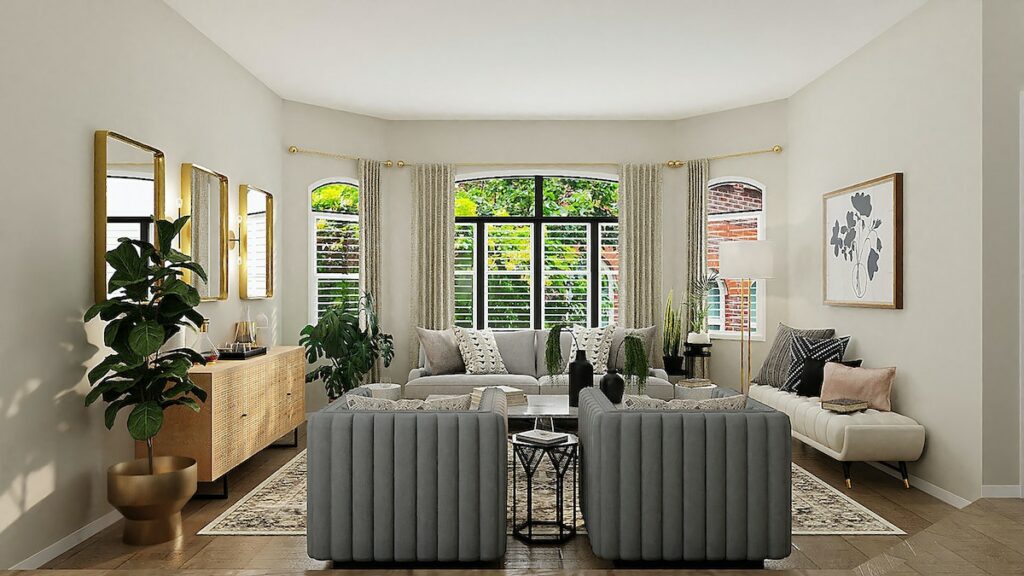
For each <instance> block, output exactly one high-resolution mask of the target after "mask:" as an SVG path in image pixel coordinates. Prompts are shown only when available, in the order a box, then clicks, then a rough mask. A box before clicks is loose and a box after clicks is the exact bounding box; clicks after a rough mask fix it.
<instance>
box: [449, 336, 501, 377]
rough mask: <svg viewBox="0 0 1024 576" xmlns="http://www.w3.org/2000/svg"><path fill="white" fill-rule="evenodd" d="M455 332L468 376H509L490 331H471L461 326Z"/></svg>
mask: <svg viewBox="0 0 1024 576" xmlns="http://www.w3.org/2000/svg"><path fill="white" fill-rule="evenodd" d="M453 330H455V340H457V341H458V343H459V352H460V353H461V354H462V361H463V363H465V365H466V374H508V370H506V369H505V363H504V362H502V361H501V353H500V352H498V343H497V342H495V341H494V334H493V333H491V331H490V330H470V329H468V328H460V327H459V326H456V327H454V328H453Z"/></svg>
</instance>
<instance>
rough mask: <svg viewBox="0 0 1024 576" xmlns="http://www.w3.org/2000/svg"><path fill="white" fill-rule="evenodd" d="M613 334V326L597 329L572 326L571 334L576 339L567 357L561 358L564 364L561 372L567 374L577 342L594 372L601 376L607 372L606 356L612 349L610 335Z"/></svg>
mask: <svg viewBox="0 0 1024 576" xmlns="http://www.w3.org/2000/svg"><path fill="white" fill-rule="evenodd" d="M614 332H615V327H614V326H600V327H597V328H590V327H586V326H573V327H572V334H573V336H575V337H576V338H575V339H574V340H573V341H572V344H571V345H570V348H569V357H568V358H565V357H563V360H565V362H566V364H565V369H564V370H563V372H569V363H570V362H572V361H573V360H574V359H575V358H576V350H577V348H576V344H577V342H579V347H580V348H581V349H583V350H585V351H586V353H587V360H588V361H589V362H590V363H591V364H592V365H593V366H594V372H595V373H597V372H600V373H602V374H603V373H605V372H607V371H608V355H609V352H610V351H611V348H612V334H613V333H614Z"/></svg>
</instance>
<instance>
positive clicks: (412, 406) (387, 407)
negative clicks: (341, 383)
mask: <svg viewBox="0 0 1024 576" xmlns="http://www.w3.org/2000/svg"><path fill="white" fill-rule="evenodd" d="M346 399H347V404H348V409H349V410H359V411H371V412H395V411H407V410H423V411H436V412H447V411H465V410H469V407H470V403H471V402H472V401H473V397H472V396H471V395H469V394H463V395H461V396H451V397H448V398H435V399H433V400H408V399H407V400H388V399H387V398H370V397H369V396H357V395H355V394H349V395H347V396H346Z"/></svg>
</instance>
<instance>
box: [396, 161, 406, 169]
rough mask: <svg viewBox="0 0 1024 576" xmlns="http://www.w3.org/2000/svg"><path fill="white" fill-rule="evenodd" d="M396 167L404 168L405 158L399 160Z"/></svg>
mask: <svg viewBox="0 0 1024 576" xmlns="http://www.w3.org/2000/svg"><path fill="white" fill-rule="evenodd" d="M398 167H399V168H405V160H399V161H398Z"/></svg>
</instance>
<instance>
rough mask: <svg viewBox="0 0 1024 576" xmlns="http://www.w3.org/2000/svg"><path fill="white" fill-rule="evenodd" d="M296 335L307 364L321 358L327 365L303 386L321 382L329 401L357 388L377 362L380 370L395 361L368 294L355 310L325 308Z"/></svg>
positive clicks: (392, 344)
mask: <svg viewBox="0 0 1024 576" xmlns="http://www.w3.org/2000/svg"><path fill="white" fill-rule="evenodd" d="M360 316H362V318H363V320H364V322H362V323H361V322H360ZM299 334H300V337H299V344H300V345H302V346H303V347H305V348H306V360H307V361H308V362H309V363H310V364H316V363H317V362H319V360H320V359H321V358H326V359H327V361H328V363H327V364H322V365H320V366H317V367H315V368H313V369H312V370H310V371H309V373H307V374H306V382H315V381H317V380H321V381H322V382H323V384H324V390H326V391H327V397H328V398H329V399H330V400H334V399H336V398H338V397H339V396H341V395H342V394H344V393H345V392H347V391H348V390H351V389H353V388H355V387H357V386H359V385H360V384H361V383H362V381H363V377H364V376H365V375H366V373H367V372H369V371H370V370H372V369H373V365H374V364H375V363H376V362H377V359H378V358H379V359H382V360H383V361H384V366H390V365H391V361H392V360H393V359H394V358H395V340H394V338H393V337H392V336H391V334H387V333H385V332H383V331H382V330H381V328H380V319H379V318H378V316H377V309H376V306H374V300H373V295H372V294H370V293H369V292H364V293H363V295H362V296H361V297H360V298H359V304H358V305H357V307H356V309H354V310H353V309H349V308H345V307H343V306H334V307H331V308H328V309H327V311H326V312H324V315H323V316H321V317H320V320H319V321H318V322H317V323H316V324H315V325H312V324H311V325H308V326H306V327H305V328H303V329H302V331H301V332H299Z"/></svg>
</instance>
